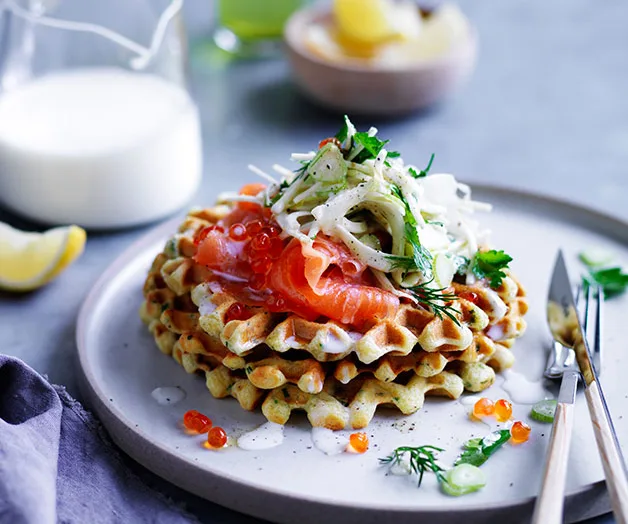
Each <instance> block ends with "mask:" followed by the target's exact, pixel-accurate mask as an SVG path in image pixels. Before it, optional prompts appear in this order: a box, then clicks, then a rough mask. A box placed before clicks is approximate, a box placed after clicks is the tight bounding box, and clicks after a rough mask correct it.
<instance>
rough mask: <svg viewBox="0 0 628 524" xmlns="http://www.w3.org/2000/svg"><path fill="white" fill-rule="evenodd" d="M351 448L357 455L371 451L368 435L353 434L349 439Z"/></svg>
mask: <svg viewBox="0 0 628 524" xmlns="http://www.w3.org/2000/svg"><path fill="white" fill-rule="evenodd" d="M349 448H350V450H351V451H354V452H355V453H364V452H366V450H367V449H369V438H368V437H367V436H366V433H352V434H351V436H350V437H349Z"/></svg>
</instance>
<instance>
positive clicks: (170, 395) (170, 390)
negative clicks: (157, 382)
mask: <svg viewBox="0 0 628 524" xmlns="http://www.w3.org/2000/svg"><path fill="white" fill-rule="evenodd" d="M151 397H153V398H154V399H155V400H156V401H157V404H159V405H160V406H172V405H174V404H177V403H178V402H181V401H182V400H183V399H184V398H185V397H186V393H185V390H183V389H181V388H180V387H179V386H175V387H171V386H167V387H161V388H155V389H153V392H152V393H151Z"/></svg>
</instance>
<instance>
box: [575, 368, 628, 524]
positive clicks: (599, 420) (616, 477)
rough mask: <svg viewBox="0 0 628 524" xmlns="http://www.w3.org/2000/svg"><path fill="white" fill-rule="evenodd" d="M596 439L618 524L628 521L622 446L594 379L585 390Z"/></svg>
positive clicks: (627, 491)
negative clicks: (620, 446)
mask: <svg viewBox="0 0 628 524" xmlns="http://www.w3.org/2000/svg"><path fill="white" fill-rule="evenodd" d="M584 392H585V396H586V397H587V403H588V405H589V413H590V414H591V421H592V422H593V431H594V432H595V440H596V441H597V447H598V449H599V451H600V458H601V459H602V466H603V467H604V474H605V476H606V487H607V489H608V493H609V495H610V498H611V505H612V507H613V513H614V514H615V519H616V520H617V524H628V478H627V476H626V465H625V463H624V459H623V457H622V454H621V449H620V448H619V444H618V442H617V437H616V436H615V431H614V430H613V427H612V422H611V420H610V415H609V413H608V409H607V408H606V402H605V401H604V396H603V394H602V391H601V389H600V387H599V385H598V383H597V382H596V381H595V380H594V381H593V382H591V383H590V384H589V385H588V386H587V387H586V389H585V391H584Z"/></svg>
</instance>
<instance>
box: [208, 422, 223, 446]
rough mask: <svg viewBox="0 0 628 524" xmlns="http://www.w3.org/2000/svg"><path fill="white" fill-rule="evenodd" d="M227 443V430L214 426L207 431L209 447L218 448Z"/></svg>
mask: <svg viewBox="0 0 628 524" xmlns="http://www.w3.org/2000/svg"><path fill="white" fill-rule="evenodd" d="M226 443H227V432H226V431H225V430H224V429H222V428H221V427H220V426H214V427H213V428H211V429H210V430H209V433H207V444H209V446H210V447H212V448H215V449H218V448H222V447H224V446H225V444H226Z"/></svg>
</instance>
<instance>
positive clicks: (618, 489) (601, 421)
mask: <svg viewBox="0 0 628 524" xmlns="http://www.w3.org/2000/svg"><path fill="white" fill-rule="evenodd" d="M571 289H572V288H571V281H570V279H569V274H568V273H567V267H566V266H565V260H564V257H563V254H562V251H559V252H558V256H557V258H556V263H555V265H554V273H553V275H552V280H551V283H550V289H549V294H548V304H547V314H548V323H549V325H550V330H551V331H552V335H553V336H554V338H555V339H556V340H557V341H559V342H560V343H561V344H563V345H564V346H566V347H569V348H573V350H574V352H575V355H576V361H577V363H578V368H579V369H580V373H581V375H582V379H583V382H584V387H585V390H584V393H585V397H586V399H587V405H588V407H589V414H590V416H591V421H592V422H593V431H594V433H595V440H596V442H597V447H598V450H599V452H600V458H601V459H602V467H603V468H604V475H605V476H606V486H607V488H608V492H609V495H610V499H611V505H612V508H613V512H614V513H615V518H616V519H617V522H618V524H628V521H627V519H628V475H627V472H626V465H625V462H624V459H623V456H622V452H621V448H620V447H619V443H618V441H617V435H616V433H615V428H614V426H613V421H612V420H611V417H610V414H609V411H608V407H607V405H606V400H605V398H604V393H603V391H602V388H601V386H600V384H599V381H598V376H597V372H596V370H595V367H594V366H593V363H592V358H591V351H590V349H589V344H588V342H587V337H586V335H585V333H584V331H583V329H582V324H581V322H580V319H579V318H578V314H577V310H576V304H575V302H574V297H573V294H572V291H571ZM566 372H567V371H566ZM576 386H577V380H573V381H572V380H571V379H570V380H569V381H568V383H566V382H565V379H564V380H563V384H562V385H561V389H560V393H559V397H558V403H557V406H556V415H555V418H554V426H553V428H552V436H551V438H550V449H549V451H548V459H547V464H546V468H545V473H544V476H543V488H542V493H541V495H540V496H539V500H538V501H537V507H535V517H536V515H537V508H540V509H539V512H540V511H541V509H544V510H545V511H544V514H547V515H550V514H551V515H552V517H551V518H552V519H556V518H557V519H558V520H549V519H548V520H543V521H542V522H543V523H544V524H545V522H548V523H549V522H561V520H560V519H561V518H562V516H561V514H562V502H561V503H560V504H557V503H556V499H557V498H559V499H561V501H562V498H563V496H564V485H565V474H566V467H567V460H566V457H567V452H566V451H565V449H564V448H567V451H568V447H569V440H570V435H571V426H572V425H573V417H572V414H573V401H574V398H575V388H576ZM567 430H568V431H567ZM553 452H555V453H557V454H558V456H560V457H562V458H563V460H562V461H555V462H556V463H557V464H552V462H553V458H552V456H553ZM561 462H562V463H561ZM561 477H562V483H561ZM554 483H557V485H556V484H554ZM552 486H554V487H552ZM559 489H560V491H558V490H559ZM546 490H547V492H548V494H547V495H546V493H545V492H546ZM552 501H553V502H554V503H553V504H552ZM556 506H559V508H558V512H557V511H556V509H555V507H556ZM557 514H558V516H556V515H557ZM537 522H541V521H540V520H539V521H537Z"/></svg>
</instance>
